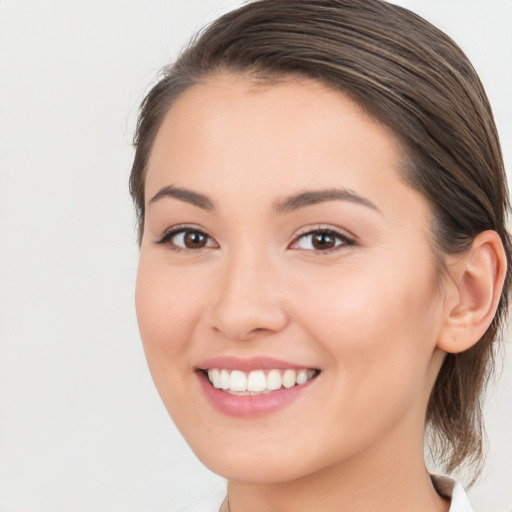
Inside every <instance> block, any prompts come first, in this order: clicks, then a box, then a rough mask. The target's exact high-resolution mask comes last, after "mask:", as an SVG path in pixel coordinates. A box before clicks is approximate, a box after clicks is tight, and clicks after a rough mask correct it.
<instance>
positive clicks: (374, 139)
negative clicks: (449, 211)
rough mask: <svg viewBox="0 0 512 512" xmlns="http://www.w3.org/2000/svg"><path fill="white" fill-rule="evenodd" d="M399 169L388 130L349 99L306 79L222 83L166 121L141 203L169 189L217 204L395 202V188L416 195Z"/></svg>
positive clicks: (201, 90) (400, 156)
mask: <svg viewBox="0 0 512 512" xmlns="http://www.w3.org/2000/svg"><path fill="white" fill-rule="evenodd" d="M404 167H405V157H404V152H403V151H402V150H401V148H400V145H399V143H398V141H397V138H396V137H395V135H394V134H393V133H392V132H391V130H389V129H388V128H387V127H385V126H384V125H383V124H382V123H380V122H379V121H378V120H376V119H374V118H373V117H371V116H370V115H368V114H367V113H366V112H365V111H364V110H363V108H362V107H360V106H359V105H358V104H357V103H356V102H354V101H353V100H352V99H350V98H349V97H347V96H346V95H345V94H343V93H341V92H339V91H334V90H332V89H330V88H328V87H327V86H325V85H323V84H321V83H319V82H316V81H313V80H308V79H288V80H286V79H285V80H282V81H279V82H277V83H276V82H272V83H266V82H265V83H255V82H254V81H251V80H249V79H247V78H246V77H244V76H238V75H232V74H224V75H219V76H216V77H214V78H212V79H210V80H208V81H206V82H203V83H200V84H197V85H195V86H193V87H191V88H189V89H188V90H186V91H185V92H184V93H183V94H182V95H181V96H180V97H179V98H178V99H177V101H176V102H175V104H174V105H173V107H172V108H171V109H170V110H169V112H168V113H167V114H166V116H165V118H164V121H163V123H162V126H161V128H160V130H159V132H158V134H157V136H156V139H155V142H154V146H153V150H152V153H151V156H150V160H149V165H148V174H147V181H146V198H148V197H152V195H154V194H155V193H156V192H157V191H158V190H159V189H160V188H162V187H165V186H169V185H176V186H184V187H189V188H194V189H199V190H198V191H200V192H202V193H217V194H218V195H219V196H223V197H226V196H228V195H229V194H231V195H240V194H243V195H245V196H246V197H256V196H257V195H258V193H259V192H263V193H266V195H267V196H268V195H269V193H271V194H274V195H286V194H289V193H292V192H295V191H296V190H297V189H301V188H303V189H311V188H325V187H343V188H347V189H353V190H357V191H360V192H366V194H369V195H374V194H375V193H376V192H378V191H380V193H382V192H383V191H386V192H387V195H393V193H398V192H399V191H398V189H397V190H393V187H395V188H397V185H398V186H399V187H398V188H400V191H403V190H404V189H405V190H406V191H407V192H410V193H413V192H414V191H413V190H412V189H411V188H410V187H409V186H408V185H407V184H406V183H405V180H403V178H402V176H401V174H402V173H401V169H402V168H404ZM393 200H396V198H395V199H393Z"/></svg>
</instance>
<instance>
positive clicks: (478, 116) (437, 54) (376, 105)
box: [130, 0, 511, 475]
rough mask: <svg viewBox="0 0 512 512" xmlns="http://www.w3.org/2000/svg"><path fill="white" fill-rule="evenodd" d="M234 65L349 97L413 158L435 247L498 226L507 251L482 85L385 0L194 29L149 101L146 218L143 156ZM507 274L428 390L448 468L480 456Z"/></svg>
mask: <svg viewBox="0 0 512 512" xmlns="http://www.w3.org/2000/svg"><path fill="white" fill-rule="evenodd" d="M221 71H228V72H233V73H243V74H245V75H248V76H250V77H252V78H254V79H255V80H275V79H280V78H285V77H304V78H310V79H314V80H318V81H320V82H322V83H324V84H326V85H328V86H330V87H332V88H335V89H336V90H340V91H342V92H343V93H345V94H347V95H349V96H350V97H351V98H352V99H354V100H355V101H356V102H357V103H359V104H360V105H361V106H363V107H364V108H365V109H366V110H367V111H368V112H369V113H370V114H371V115H373V116H374V117H375V118H377V119H379V120H380V121H381V122H382V123H383V124H385V125H386V126H388V127H389V128H390V129H391V130H392V131H393V132H394V133H395V134H396V136H397V137H398V139H399V140H400V142H401V144H402V147H403V148H404V150H405V153H406V156H407V166H406V169H405V170H404V177H405V179H406V180H407V181H408V183H409V184H410V185H411V186H412V187H413V188H415V189H417V190H418V191H420V192H421V193H423V194H424V195H425V196H426V197H427V199H428V200H429V201H430V203H431V205H432V208H433V212H434V213H433V217H434V218H433V219H432V243H433V245H434V247H435V248H436V252H437V253H438V255H439V260H440V264H441V270H445V269H444V268H443V267H442V261H443V254H454V253H459V252H463V251H465V250H467V249H468V248H469V246H470V245H471V243H472V241H473V239H474V237H475V236H476V235H477V234H478V233H480V232H482V231H485V230H495V231H497V232H498V234H499V235H500V237H501V240H502V242H503V245H504V247H505V251H506V254H507V260H508V261H510V248H511V244H510V239H509V235H508V233H507V230H506V226H505V216H506V212H507V210H508V206H509V205H508V199H507V190H506V178H505V171H504V166H503V160H502V155H501V150H500V146H499V141H498V135H497V132H496V127H495V124H494V120H493V115H492V112H491V108H490V105H489V102H488V100H487V97H486V94H485V91H484V88H483V86H482V84H481V82H480V80H479V78H478V76H477V74H476V72H475V70H474V69H473V67H472V66H471V63H470V62H469V61H468V59H467V57H466V56H465V54H464V53H463V52H462V50H461V49H460V48H459V47H458V46H457V45H456V44H455V43H454V42H453V41H452V40H451V39H450V38H449V37H448V36H447V35H446V34H444V33H443V32H441V31H440V30H438V29H437V28H436V27H434V26H432V25H431V24H430V23H428V22H427V21H425V20H424V19H422V18H421V17H419V16H417V15H416V14H414V13H412V12H410V11H408V10H407V9H404V8H401V7H398V6H395V5H392V4H389V3H387V2H384V1H381V0H259V1H256V2H252V3H249V4H248V5H245V6H243V7H241V8H239V9H237V10H235V11H232V12H229V13H228V14H225V15H224V16H222V17H221V18H219V19H218V20H216V21H215V22H214V23H213V24H211V25H210V26H209V27H207V28H206V29H205V30H204V31H203V32H202V33H200V34H198V36H196V37H195V38H194V39H193V41H192V43H191V44H190V46H189V47H188V48H187V49H186V50H185V51H184V52H183V53H182V54H181V56H180V57H179V58H178V60H177V61H176V62H175V63H174V64H172V65H170V66H169V67H167V68H165V70H164V73H163V77H162V78H161V80H160V81H159V82H158V83H157V84H156V85H155V86H154V87H153V88H152V90H151V91H150V92H149V94H148V95H147V96H146V98H145V99H144V101H143V103H142V106H141V111H140V117H139V122H138V126H137V131H136V136H135V141H134V143H135V148H136V153H135V159H134V163H133V168H132V173H131V177H130V191H131V194H132V197H133V199H134V202H135V206H136V209H137V214H138V221H139V242H140V241H141V238H142V232H143V222H144V180H145V171H146V165H147V162H148V159H149V156H150V153H151V149H152V144H153V141H154V139H155V136H156V133H157V131H158V129H159V127H160V125H161V123H162V120H163V118H164V115H165V113H166V112H167V111H168V109H169V108H170V107H171V105H172V104H173V102H174V101H175V100H176V99H177V98H178V97H179V96H180V94H181V93H182V92H183V91H185V90H186V89H187V88H189V87H190V86H192V85H194V84H196V83H198V82H199V81H203V80H205V79H207V78H208V77H211V76H212V75H214V74H215V73H218V72H221ZM509 283H510V268H509V270H508V271H507V276H506V281H505V286H504V289H503V292H502V296H501V300H500V303H499V307H498V311H497V314H496V316H495V318H494V320H493V322H492V324H491V326H490V327H489V328H488V330H487V332H486V333H485V334H484V336H483V337H482V338H481V339H480V341H479V342H478V343H477V344H476V345H474V346H473V347H472V348H471V349H469V350H467V351H465V352H462V353H459V354H448V355H447V356H446V358H445V360H444V363H443V366H442V368H441V371H440V373H439V376H438V378H437V381H436V383H435V385H434V389H433V390H432V394H431V397H430V401H429V405H428V409H427V417H426V421H427V425H428V431H429V432H430V437H431V450H432V453H433V454H434V457H435V459H436V460H437V462H438V463H439V464H441V465H443V466H444V468H445V469H446V470H448V471H451V470H453V469H454V468H456V467H458V466H460V465H461V464H462V463H463V462H466V463H467V464H468V465H469V466H471V467H472V469H473V471H474V473H473V474H474V475H477V474H478V473H479V469H480V467H481V462H482V454H483V451H482V446H483V444H482V438H483V425H482V411H481V400H482V396H483V393H484V390H485V387H486V384H487V381H488V378H489V376H490V375H491V373H492V370H493V368H494V356H495V347H496V343H495V342H496V340H497V337H498V334H499V332H498V331H499V329H500V327H501V325H502V323H503V320H504V317H505V313H506V309H507V297H508V289H509Z"/></svg>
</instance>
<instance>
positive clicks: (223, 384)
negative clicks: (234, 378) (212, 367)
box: [208, 370, 230, 389]
mask: <svg viewBox="0 0 512 512" xmlns="http://www.w3.org/2000/svg"><path fill="white" fill-rule="evenodd" d="M209 376H210V372H208V377H209ZM229 381H230V379H229V372H228V371H227V370H221V372H220V388H221V389H229Z"/></svg>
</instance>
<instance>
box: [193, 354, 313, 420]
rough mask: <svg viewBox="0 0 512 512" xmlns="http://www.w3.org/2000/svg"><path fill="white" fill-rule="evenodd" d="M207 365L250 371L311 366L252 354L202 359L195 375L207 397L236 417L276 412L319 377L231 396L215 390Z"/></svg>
mask: <svg viewBox="0 0 512 512" xmlns="http://www.w3.org/2000/svg"><path fill="white" fill-rule="evenodd" d="M208 368H223V369H226V370H241V371H244V372H250V371H253V370H271V369H279V370H286V369H289V368H290V369H295V370H298V369H302V368H311V367H310V366H308V365H305V366H304V365H300V364H294V363H289V362H285V361H282V360H278V359H273V358H268V357H253V358H250V359H241V358H236V357H213V358H211V359H208V360H205V361H202V362H201V364H200V365H198V367H197V371H196V375H197V377H198V379H199V382H200V385H201V388H202V390H203V392H204V394H205V396H206V398H207V399H208V401H209V402H210V403H211V404H212V405H213V406H214V407H215V409H217V411H219V412H221V413H222V414H224V415H226V416H231V417H238V418H254V417H257V416H264V415H268V414H272V413H275V412H277V411H279V410H281V409H283V408H285V407H286V406H288V405H290V404H292V403H293V402H295V401H296V400H298V399H300V398H301V396H302V395H303V394H305V393H307V392H308V391H309V389H310V388H311V386H312V385H313V383H314V382H315V381H316V380H317V378H318V376H315V377H314V378H312V379H310V380H308V381H307V382H306V383H304V384H301V385H297V386H293V387H291V388H288V389H286V388H281V389H278V390H276V391H271V392H269V393H263V394H259V395H234V394H231V393H227V392H225V391H222V390H221V389H216V388H214V387H213V386H212V385H211V383H210V381H209V379H208V376H207V375H206V370H207V369H208ZM312 369H313V368H312Z"/></svg>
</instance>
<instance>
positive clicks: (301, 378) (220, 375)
mask: <svg viewBox="0 0 512 512" xmlns="http://www.w3.org/2000/svg"><path fill="white" fill-rule="evenodd" d="M315 374H316V371H315V370H308V369H301V370H292V369H290V368H289V369H287V370H284V371H282V370H277V369H273V370H269V371H267V372H265V371H263V370H253V371H252V372H249V373H245V372H242V371H240V370H232V371H229V370H226V369H222V370H221V369H219V368H211V369H209V370H208V378H209V379H210V382H211V383H212V385H213V387H214V388H217V389H222V390H224V391H227V392H229V393H235V394H241V395H250V394H260V393H268V392H270V391H276V390H278V389H280V388H281V387H284V388H286V389H289V388H292V387H293V386H296V385H298V386H300V385H301V384H305V383H306V382H307V381H308V380H310V379H312V378H313V377H314V376H315Z"/></svg>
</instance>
